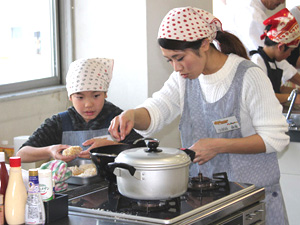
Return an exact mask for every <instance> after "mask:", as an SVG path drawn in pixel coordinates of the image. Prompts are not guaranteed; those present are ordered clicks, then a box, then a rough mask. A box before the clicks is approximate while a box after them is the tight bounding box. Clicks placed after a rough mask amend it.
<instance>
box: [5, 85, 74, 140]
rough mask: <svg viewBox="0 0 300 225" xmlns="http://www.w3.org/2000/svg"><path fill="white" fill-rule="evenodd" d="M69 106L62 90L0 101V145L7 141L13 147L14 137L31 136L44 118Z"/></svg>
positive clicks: (65, 93) (65, 94)
mask: <svg viewBox="0 0 300 225" xmlns="http://www.w3.org/2000/svg"><path fill="white" fill-rule="evenodd" d="M69 104H70V103H69V100H68V97H67V92H66V90H65V89H64V88H62V89H61V90H55V91H54V90H51V89H49V90H47V91H41V92H39V94H38V96H36V95H35V96H32V95H31V94H28V95H27V96H24V97H22V98H19V97H11V98H8V99H7V100H1V101H0V144H1V141H2V140H7V141H8V145H9V146H13V138H14V137H15V136H23V135H31V134H32V133H33V132H34V131H35V130H36V129H37V128H38V127H39V126H40V124H41V123H42V122H43V121H44V120H45V119H46V118H48V117H50V116H52V115H53V114H56V113H58V112H61V111H64V110H66V109H67V108H68V106H69Z"/></svg>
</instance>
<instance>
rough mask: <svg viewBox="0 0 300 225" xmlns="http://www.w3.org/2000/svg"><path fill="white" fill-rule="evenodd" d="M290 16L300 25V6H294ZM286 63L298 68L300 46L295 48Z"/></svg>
mask: <svg viewBox="0 0 300 225" xmlns="http://www.w3.org/2000/svg"><path fill="white" fill-rule="evenodd" d="M290 12H291V14H292V15H293V16H294V17H295V19H296V21H297V22H298V24H300V6H295V7H293V8H291V10H290ZM287 61H288V62H289V63H290V64H292V65H293V66H294V67H295V68H300V46H299V45H298V47H297V48H295V49H294V50H293V51H292V52H291V55H290V56H289V57H288V58H287Z"/></svg>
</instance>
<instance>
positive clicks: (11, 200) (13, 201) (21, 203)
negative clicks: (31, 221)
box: [4, 156, 27, 224]
mask: <svg viewBox="0 0 300 225" xmlns="http://www.w3.org/2000/svg"><path fill="white" fill-rule="evenodd" d="M9 163H10V169H9V178H8V185H7V189H6V193H5V205H4V212H5V219H6V222H7V223H8V224H23V223H25V205H26V199H27V191H26V187H25V185H24V181H23V177H22V169H21V158H20V157H18V156H16V157H10V158H9Z"/></svg>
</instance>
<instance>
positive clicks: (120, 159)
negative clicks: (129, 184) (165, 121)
mask: <svg viewBox="0 0 300 225" xmlns="http://www.w3.org/2000/svg"><path fill="white" fill-rule="evenodd" d="M158 143H159V142H158V141H157V140H154V141H149V142H148V143H147V142H146V144H147V146H148V148H147V147H141V148H133V149H129V150H125V151H123V152H121V153H120V154H119V155H118V156H117V157H116V159H115V162H117V163H126V164H129V165H131V166H138V167H170V166H178V167H179V166H182V165H184V164H189V163H190V162H191V159H190V157H189V156H188V155H187V154H186V153H185V152H184V151H182V150H179V149H176V148H167V147H158Z"/></svg>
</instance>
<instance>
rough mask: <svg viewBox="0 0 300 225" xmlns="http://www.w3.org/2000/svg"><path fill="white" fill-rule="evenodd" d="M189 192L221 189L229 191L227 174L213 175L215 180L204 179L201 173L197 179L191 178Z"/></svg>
mask: <svg viewBox="0 0 300 225" xmlns="http://www.w3.org/2000/svg"><path fill="white" fill-rule="evenodd" d="M188 188H189V190H194V191H201V192H202V191H210V190H215V189H219V188H225V189H226V190H228V189H229V181H228V177H227V173H226V172H224V173H215V174H213V179H210V178H208V177H204V176H203V175H202V173H199V174H198V176H197V177H192V178H190V181H189V184H188Z"/></svg>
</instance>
